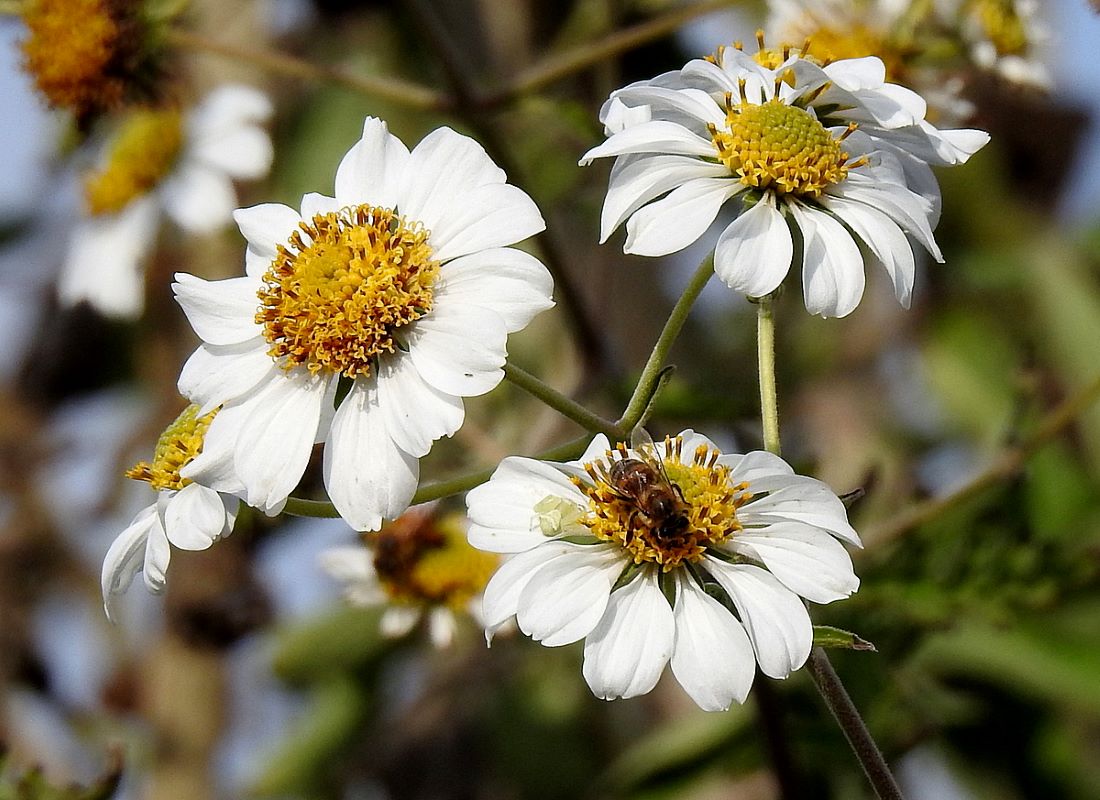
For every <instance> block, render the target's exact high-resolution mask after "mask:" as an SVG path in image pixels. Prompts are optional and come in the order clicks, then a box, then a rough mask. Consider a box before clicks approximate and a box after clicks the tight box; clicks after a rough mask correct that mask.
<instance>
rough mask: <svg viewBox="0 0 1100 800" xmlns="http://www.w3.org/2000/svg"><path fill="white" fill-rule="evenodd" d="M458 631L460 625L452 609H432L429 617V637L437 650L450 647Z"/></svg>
mask: <svg viewBox="0 0 1100 800" xmlns="http://www.w3.org/2000/svg"><path fill="white" fill-rule="evenodd" d="M457 630H458V623H457V621H456V620H455V615H454V612H453V611H451V609H449V608H446V607H442V608H433V609H432V611H431V613H430V614H429V615H428V636H429V638H431V640H432V645H433V646H434V647H435V648H436V649H437V650H443V649H445V648H447V647H450V646H451V642H453V641H454V638H455V632H456V631H457Z"/></svg>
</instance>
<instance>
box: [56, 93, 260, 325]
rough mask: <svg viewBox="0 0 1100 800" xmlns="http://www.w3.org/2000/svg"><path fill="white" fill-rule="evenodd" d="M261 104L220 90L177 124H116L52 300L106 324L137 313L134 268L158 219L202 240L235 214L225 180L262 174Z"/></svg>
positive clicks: (136, 116) (141, 120) (87, 187)
mask: <svg viewBox="0 0 1100 800" xmlns="http://www.w3.org/2000/svg"><path fill="white" fill-rule="evenodd" d="M271 111H272V109H271V103H270V101H269V100H268V99H267V96H266V95H264V94H263V93H262V92H260V91H258V90H256V89H252V88H249V87H246V86H237V85H228V86H222V87H220V88H218V89H216V90H214V91H213V92H211V93H210V94H209V95H207V96H206V97H205V98H204V99H203V100H202V101H201V102H200V103H199V104H198V105H196V106H195V107H194V108H193V109H191V110H190V111H189V112H187V113H186V114H183V113H181V112H179V111H171V110H140V111H135V112H132V113H131V114H130V115H129V116H128V117H127V118H126V120H125V121H124V123H123V125H122V127H121V129H120V130H119V131H118V132H117V135H116V137H115V138H114V140H113V141H112V142H111V143H110V145H109V147H108V149H107V151H106V152H105V154H104V158H103V163H102V164H101V166H100V168H99V169H98V170H96V171H95V172H93V173H91V174H90V175H88V176H86V179H85V184H84V195H85V198H84V199H85V205H86V209H87V212H88V215H87V217H85V218H83V219H81V220H80V221H79V222H78V223H77V225H76V228H75V230H74V231H73V234H72V240H71V242H70V245H69V252H68V256H67V257H66V259H65V264H64V266H63V268H62V272H61V277H60V284H59V292H60V295H61V300H62V302H64V303H68V304H72V303H77V302H80V301H81V300H86V301H88V302H89V303H91V305H92V306H93V307H94V308H96V309H97V310H99V311H101V312H102V313H104V314H107V315H109V316H115V317H132V316H136V315H137V314H139V313H140V312H141V309H142V303H143V299H144V272H143V262H144V260H145V258H146V256H147V255H148V254H149V252H150V251H151V250H152V248H153V245H154V244H155V242H156V236H157V231H158V229H159V227H160V218H161V214H162V212H163V213H164V214H167V215H168V216H169V217H170V218H171V219H172V220H173V221H174V222H175V223H176V224H178V225H179V226H180V227H181V228H182V229H183V230H184V231H186V232H188V233H193V234H203V233H210V232H212V231H215V230H217V229H218V228H220V227H221V226H223V225H225V224H227V223H228V222H229V221H230V220H231V219H232V216H233V210H234V209H235V208H236V207H237V193H236V191H235V189H234V188H233V179H235V178H236V179H255V178H261V177H263V176H264V175H266V174H267V171H268V169H270V167H271V158H272V149H271V139H270V137H269V136H268V134H267V132H266V131H265V130H264V129H263V127H262V123H264V122H265V121H266V120H267V119H268V118H269V117H270V116H271Z"/></svg>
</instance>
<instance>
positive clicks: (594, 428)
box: [504, 363, 629, 440]
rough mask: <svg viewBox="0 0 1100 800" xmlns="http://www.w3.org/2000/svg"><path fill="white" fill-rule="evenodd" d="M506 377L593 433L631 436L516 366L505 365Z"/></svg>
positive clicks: (620, 436)
mask: <svg viewBox="0 0 1100 800" xmlns="http://www.w3.org/2000/svg"><path fill="white" fill-rule="evenodd" d="M504 377H505V378H507V379H508V380H509V381H510V382H511V383H513V384H515V385H516V386H518V387H519V388H521V389H523V391H525V392H527V393H528V394H530V395H531V396H532V397H534V398H536V399H538V400H540V401H541V402H543V403H545V404H546V405H547V406H549V407H550V408H552V409H554V410H555V411H557V412H558V413H559V414H561V415H562V416H563V417H566V418H568V419H571V420H573V422H575V423H577V424H578V425H580V426H581V427H582V428H584V429H585V430H587V431H591V432H592V433H605V434H607V436H608V437H609V438H610V439H613V440H615V439H624V438H626V436H629V433H627V434H626V436H624V435H623V432H622V430H621V429H620V428H619V426H618V425H616V424H615V423H614V422H612V421H611V420H609V419H604V418H603V417H601V416H600V415H599V414H595V413H593V412H592V411H589V410H588V409H587V408H585V407H584V406H582V405H581V404H580V403H578V402H576V401H575V400H573V399H572V398H569V397H566V396H565V395H564V394H562V393H561V392H559V391H558V390H557V389H554V388H553V387H552V386H549V385H548V384H546V383H543V382H542V381H541V380H539V379H538V378H536V377H535V376H534V375H532V374H531V373H530V372H527V371H526V370H524V369H521V368H519V367H517V366H516V365H515V364H512V363H507V364H505V365H504Z"/></svg>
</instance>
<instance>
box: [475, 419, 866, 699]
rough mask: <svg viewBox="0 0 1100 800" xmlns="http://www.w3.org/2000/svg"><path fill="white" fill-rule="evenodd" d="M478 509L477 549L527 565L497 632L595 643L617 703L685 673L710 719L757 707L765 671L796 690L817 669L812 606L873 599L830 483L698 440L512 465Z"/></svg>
mask: <svg viewBox="0 0 1100 800" xmlns="http://www.w3.org/2000/svg"><path fill="white" fill-rule="evenodd" d="M467 503H468V505H469V516H470V530H469V537H470V543H471V544H472V545H474V546H475V547H477V548H480V549H482V550H486V551H489V552H493V553H508V554H513V555H512V557H511V558H509V559H508V560H507V561H505V562H504V564H503V565H502V566H501V568H500V569H499V570H498V571H497V573H496V574H495V575H494V576H493V578H492V579H491V580H490V581H489V585H488V586H487V587H486V589H485V609H484V615H485V620H486V627H487V632H488V633H489V634H491V633H492V631H493V629H494V628H495V627H496V626H498V625H501V624H503V623H504V622H505V621H507V620H509V619H510V618H511V617H512V616H515V617H516V620H517V622H518V623H519V627H520V629H521V630H522V631H523V632H524V633H526V634H528V635H529V636H531V637H532V638H533V639H535V640H536V641H540V642H542V643H543V644H544V645H547V646H551V647H553V646H557V645H564V644H569V643H571V642H576V641H578V640H580V639H585V644H584V669H583V672H584V677H585V680H586V681H587V682H588V685H589V686H590V687H591V689H592V691H593V692H594V693H595V694H596V695H597V696H598V697H601V698H604V699H613V698H616V697H634V696H636V695H640V694H644V693H646V692H648V691H649V690H650V689H652V688H653V686H654V685H655V684H656V683H657V680H658V678H660V676H661V673H662V672H663V671H664V668H665V665H666V664H668V663H669V662H671V665H672V672H673V674H674V675H675V676H676V679H677V680H678V681H679V682H680V685H681V686H683V687H684V690H685V691H687V693H688V694H689V695H690V696H691V698H692V699H693V700H694V701H695V702H696V703H697V704H698V705H699V706H700V707H701V708H703V709H706V710H712V711H713V710H719V709H725V708H728V707H729V705H730V703H731V702H733V701H736V702H738V703H741V702H744V700H745V697H746V696H747V694H748V691H749V687H750V686H751V685H752V680H753V675H754V673H755V669H756V663H759V665H760V669H761V671H762V672H763V673H764V674H765V675H769V676H771V677H773V678H784V677H786V676H787V675H788V674H789V673H790V672H791V671H792V670H796V669H798V668H799V667H801V666H802V664H803V663H804V662H805V660H806V658H807V656H808V655H809V652H810V646H811V643H812V641H813V629H812V625H811V624H810V617H809V614H808V613H807V611H806V608H805V606H804V605H803V602H802V598H805V599H807V600H811V601H813V602H815V603H830V602H832V601H834V600H839V599H842V598H844V597H847V596H849V595H850V594H851V593H852V592H854V591H855V590H856V589H857V588H858V587H859V579H858V578H856V576H855V574H854V573H853V571H852V561H851V559H850V557H849V556H848V553H847V551H846V550H845V549H844V547H843V545H841V544H840V542H839V541H837V540H838V539H840V540H843V541H846V542H848V543H850V544H854V545H859V537H858V536H857V535H856V532H855V531H854V530H853V529H852V527H851V526H850V525H849V524H848V519H847V514H846V512H845V510H844V505H843V503H841V501H840V500H839V499H838V498H837V496H836V495H835V494H834V493H833V492H832V491H831V490H830V489H829V488H828V487H827V486H825V484H823V483H821V482H820V481H817V480H814V479H813V478H806V477H802V476H799V475H795V474H794V472H793V471H792V470H791V468H790V467H789V466H788V465H787V464H786V462H784V461H783V460H782V459H780V458H779V457H778V456H773V455H771V454H769V453H766V452H753V453H748V454H746V455H722V454H721V453H720V452H719V451H718V449H717V448H716V447H715V446H714V444H713V443H711V441H710V440H709V439H707V438H706V437H704V436H701V435H699V434H697V433H695V432H694V431H690V430H687V431H684V432H683V433H681V434H680V435H679V436H677V437H676V438H674V439H666V440H665V441H664V442H663V443H658V444H652V443H647V444H642V445H639V446H638V447H637V448H627V447H626V446H625V445H622V444H620V445H618V446H617V447H615V448H614V449H612V448H610V447H609V445H608V441H607V439H606V438H605V437H603V436H598V437H596V439H595V440H593V442H592V444H591V445H590V446H589V448H588V450H587V452H585V454H584V455H583V456H581V459H580V460H579V461H575V462H570V463H568V464H554V463H547V462H542V461H535V460H532V459H529V458H515V457H513V458H507V459H505V460H504V461H503V462H502V463H501V465H500V467H499V468H498V469H497V471H496V473H495V474H494V475H493V477H492V479H491V480H490V481H489V482H488V483H486V484H483V485H482V486H479V487H478V488H476V489H474V490H473V491H471V492H470V493H469V495H468V498H467Z"/></svg>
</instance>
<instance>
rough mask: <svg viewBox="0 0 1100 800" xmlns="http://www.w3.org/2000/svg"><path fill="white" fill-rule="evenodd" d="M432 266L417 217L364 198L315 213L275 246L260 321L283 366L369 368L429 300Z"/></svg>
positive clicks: (348, 371)
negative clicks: (406, 216) (414, 220)
mask: <svg viewBox="0 0 1100 800" xmlns="http://www.w3.org/2000/svg"><path fill="white" fill-rule="evenodd" d="M438 273H439V263H438V262H437V261H435V260H433V259H432V248H431V246H430V245H429V244H428V231H427V230H425V229H424V227H423V226H422V225H420V224H419V223H410V222H406V220H405V219H404V218H403V217H399V216H397V215H396V214H395V213H394V212H393V211H392V210H389V209H385V208H375V207H374V206H368V205H361V206H357V207H355V208H343V209H341V210H339V211H333V212H330V213H328V214H317V215H316V216H314V217H313V218H312V219H311V220H305V221H303V222H302V223H300V225H299V230H296V231H295V232H294V233H293V234H292V235H291V237H290V240H289V242H288V243H287V244H286V245H280V246H279V248H278V254H277V255H276V257H275V260H274V261H273V262H272V264H271V266H270V267H269V268H268V270H267V273H266V274H265V275H264V279H263V280H264V286H263V287H262V288H261V289H260V292H259V297H260V310H259V312H258V313H257V314H256V322H257V323H259V324H261V325H263V328H264V337H265V338H266V339H267V341H268V342H270V344H271V349H270V350H268V354H269V355H270V356H271V357H272V358H274V359H276V360H279V361H280V362H281V363H282V365H283V366H284V368H285V369H287V370H291V369H294V368H295V367H300V366H301V367H305V368H306V369H308V370H309V371H310V372H312V373H317V372H321V371H324V372H328V373H339V374H342V375H345V376H347V377H349V378H355V377H357V376H359V375H369V374H370V373H371V371H372V369H373V368H374V365H375V362H376V360H377V359H378V357H379V356H382V355H384V354H386V353H392V352H394V350H395V349H397V347H398V340H397V339H396V338H395V334H396V332H397V331H398V330H399V329H400V328H402V327H403V326H405V325H408V324H409V323H411V322H414V321H415V320H416V319H418V318H419V317H421V316H423V315H424V314H426V313H427V312H428V311H430V310H431V307H432V287H433V286H434V284H435V280H436V277H437V275H438Z"/></svg>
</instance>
